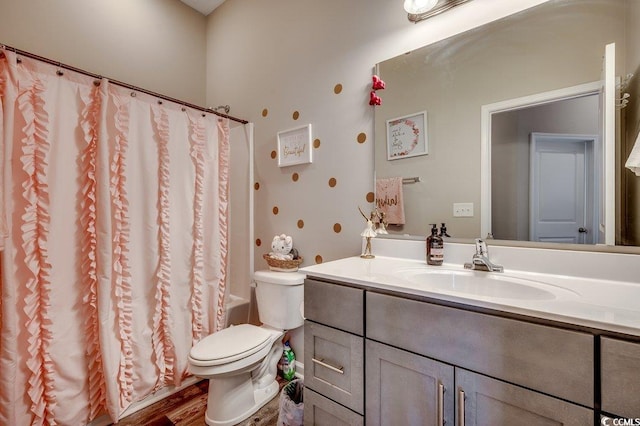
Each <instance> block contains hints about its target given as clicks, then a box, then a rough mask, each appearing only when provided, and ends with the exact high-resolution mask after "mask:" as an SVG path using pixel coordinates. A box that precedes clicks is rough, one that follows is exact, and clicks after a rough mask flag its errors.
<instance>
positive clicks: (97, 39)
mask: <svg viewBox="0 0 640 426" xmlns="http://www.w3.org/2000/svg"><path fill="white" fill-rule="evenodd" d="M205 27H206V19H205V17H204V16H202V15H201V14H199V13H198V12H196V11H194V10H193V9H191V8H189V7H187V6H186V5H185V4H183V3H182V2H180V1H178V0H90V1H82V0H55V1H51V0H20V1H15V0H0V43H4V44H6V45H9V46H12V47H15V48H17V49H21V50H25V51H28V52H31V53H35V54H37V55H40V56H44V57H46V58H49V59H53V60H56V61H60V62H62V63H65V64H68V65H72V66H74V67H77V68H81V69H84V70H87V71H90V72H93V73H96V74H100V75H103V76H105V77H109V78H112V79H115V80H120V81H123V82H125V83H129V84H132V85H134V86H138V87H141V88H144V89H147V90H151V91H154V92H157V93H160V94H164V95H167V96H170V97H173V98H177V99H180V100H183V101H186V102H190V103H193V104H196V105H204V102H205V98H206V97H205V92H204V87H205V62H206V61H205V51H206V49H205Z"/></svg>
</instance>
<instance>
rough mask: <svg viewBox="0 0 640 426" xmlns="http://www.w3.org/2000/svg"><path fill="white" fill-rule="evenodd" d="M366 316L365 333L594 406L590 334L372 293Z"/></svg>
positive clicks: (368, 298)
mask: <svg viewBox="0 0 640 426" xmlns="http://www.w3.org/2000/svg"><path fill="white" fill-rule="evenodd" d="M390 318H392V319H393V320H390ZM366 320H367V338H370V339H375V340H378V341H381V342H384V343H388V344H390V345H393V346H397V347H400V348H403V349H407V350H410V351H412V352H416V353H419V354H422V355H426V356H428V357H431V358H435V359H439V360H446V362H448V363H451V364H454V365H458V366H461V367H464V368H467V369H469V370H473V371H477V372H480V373H483V374H486V375H488V376H492V377H495V378H498V379H502V380H505V381H508V382H511V383H515V384H518V385H522V386H525V387H528V388H531V389H534V390H537V391H540V392H544V393H548V394H551V395H555V396H557V397H560V398H563V399H567V400H569V401H573V402H576V403H579V404H582V405H585V406H588V407H593V405H594V392H593V389H594V377H593V376H594V369H593V363H594V343H593V336H591V335H589V334H585V333H579V332H575V331H569V330H562V329H558V328H554V327H547V326H543V325H538V324H532V323H528V322H524V321H519V320H513V319H507V318H502V317H497V316H493V315H487V314H480V313H476V312H469V311H465V310H462V309H456V308H450V307H445V306H440V305H435V304H431V303H425V302H419V301H415V300H407V299H402V298H399V297H393V296H387V295H382V294H377V293H372V292H367V318H366Z"/></svg>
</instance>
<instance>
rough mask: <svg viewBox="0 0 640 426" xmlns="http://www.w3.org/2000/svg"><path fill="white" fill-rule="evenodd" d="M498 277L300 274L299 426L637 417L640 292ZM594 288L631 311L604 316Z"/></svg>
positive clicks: (450, 269) (334, 270) (437, 272)
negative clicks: (302, 411) (301, 423)
mask: <svg viewBox="0 0 640 426" xmlns="http://www.w3.org/2000/svg"><path fill="white" fill-rule="evenodd" d="M461 250H462V251H464V248H461ZM450 254H451V251H450ZM454 257H455V256H454ZM503 257H504V258H505V259H507V258H508V256H503ZM583 260H584V259H583ZM628 260H633V259H623V260H622V263H624V262H626V261H628ZM636 262H637V260H636ZM619 266H620V265H619ZM622 266H624V265H622ZM635 268H636V269H637V266H636V267H635ZM549 269H553V267H550V268H549ZM505 271H506V272H505V273H504V274H502V275H496V274H497V273H480V272H475V271H474V272H469V271H467V272H465V271H464V270H461V269H459V268H457V267H456V265H454V264H451V265H445V267H444V268H440V267H429V266H427V265H426V264H424V262H420V261H417V260H410V259H409V260H408V259H403V258H390V257H382V256H379V257H377V258H376V259H371V260H365V259H360V258H357V257H356V258H348V259H342V260H338V261H335V262H329V263H327V264H321V265H315V266H311V267H308V268H305V269H304V272H305V273H306V274H307V279H306V281H305V316H306V321H305V354H304V363H305V423H306V424H316V425H322V424H332V425H334V424H345V425H354V424H365V423H366V424H367V425H377V424H433V425H442V424H447V425H454V424H455V425H475V424H493V425H499V424H527V425H546V424H553V423H555V422H557V423H560V424H565V425H576V426H577V425H580V426H582V425H594V424H596V425H597V424H600V421H601V415H604V416H610V417H611V416H620V417H624V418H633V419H635V418H640V302H639V301H640V284H638V283H637V282H631V283H629V282H614V283H611V282H605V283H604V284H603V282H602V280H593V279H589V278H576V277H568V276H558V275H554V276H550V275H549V276H542V275H541V274H531V273H527V272H526V271H515V270H511V271H510V270H509V268H508V267H507V265H506V264H505ZM635 272H637V271H635ZM483 274H484V275H483ZM486 274H491V275H489V276H488V275H486ZM547 275H548V274H547ZM491 276H495V278H490V279H488V278H487V277H491ZM533 278H535V279H533ZM493 279H495V280H497V284H495V283H493V282H492V281H491V280H493ZM475 280H477V282H479V283H480V284H479V285H482V288H481V289H475V288H474V287H473V284H470V283H473V282H475ZM483 280H484V281H483ZM430 283H431V284H430ZM434 283H435V284H434ZM458 284H461V285H460V286H458ZM600 284H602V285H603V287H602V289H601V290H602V291H604V292H605V293H606V292H607V291H608V292H609V293H611V292H616V293H618V295H619V296H621V298H624V299H627V298H629V297H632V296H633V295H635V296H636V297H637V298H636V299H635V301H629V303H630V304H629V306H626V305H625V306H611V307H610V308H607V307H606V306H605V305H606V303H613V304H616V305H621V304H622V305H623V301H622V299H620V300H619V302H620V303H615V300H614V301H612V300H611V295H610V294H609V295H606V294H603V295H602V297H601V298H600V299H599V300H600V302H598V300H597V299H598V297H597V294H596V293H597V292H596V290H595V288H597V287H598V285H600ZM615 286H618V287H619V288H618V287H615ZM514 288H515V290H513V289H514ZM594 297H595V298H596V299H594ZM614 299H615V298H614ZM633 306H636V308H635V311H634V310H633V309H629V308H630V307H631V308H633Z"/></svg>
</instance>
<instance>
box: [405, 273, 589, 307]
mask: <svg viewBox="0 0 640 426" xmlns="http://www.w3.org/2000/svg"><path fill="white" fill-rule="evenodd" d="M399 274H400V276H401V277H402V278H403V279H405V280H407V281H409V282H411V283H412V284H414V285H419V286H420V288H422V289H424V290H427V291H436V292H440V293H450V294H455V295H470V296H481V297H490V298H496V299H522V300H553V299H557V298H559V297H560V296H568V295H574V296H575V295H577V294H576V293H574V292H573V291H571V290H568V289H565V288H562V287H558V286H554V285H551V284H546V283H542V282H539V281H533V280H527V279H523V278H517V277H513V276H509V275H504V274H503V273H499V272H482V271H457V270H449V269H424V268H419V269H409V270H404V271H399Z"/></svg>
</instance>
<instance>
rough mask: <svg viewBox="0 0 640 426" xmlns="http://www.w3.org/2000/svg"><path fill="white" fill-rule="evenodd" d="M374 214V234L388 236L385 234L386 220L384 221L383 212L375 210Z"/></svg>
mask: <svg viewBox="0 0 640 426" xmlns="http://www.w3.org/2000/svg"><path fill="white" fill-rule="evenodd" d="M376 213H377V216H378V228H377V229H376V234H388V232H387V220H386V219H385V216H386V214H385V212H383V211H380V210H378V209H376Z"/></svg>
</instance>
